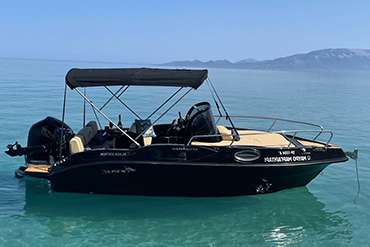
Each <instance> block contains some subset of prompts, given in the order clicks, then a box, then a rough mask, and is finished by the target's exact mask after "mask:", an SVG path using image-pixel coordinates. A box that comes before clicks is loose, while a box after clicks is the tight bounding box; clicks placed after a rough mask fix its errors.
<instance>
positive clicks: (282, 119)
mask: <svg viewBox="0 0 370 247" xmlns="http://www.w3.org/2000/svg"><path fill="white" fill-rule="evenodd" d="M223 117H225V118H226V116H220V115H214V118H218V120H217V121H216V123H218V122H219V121H220V119H221V118H223ZM229 117H230V118H250V119H264V120H273V123H272V124H271V126H270V127H269V128H268V130H267V132H270V131H271V129H272V128H273V127H274V126H275V124H276V123H277V122H278V121H282V122H288V123H296V124H302V125H308V126H312V127H317V128H319V129H320V132H319V133H318V134H317V135H316V136H315V138H314V139H312V140H313V141H315V140H316V139H317V138H318V137H319V136H320V135H321V134H322V131H324V128H323V127H322V126H321V125H318V124H313V123H308V122H302V121H295V120H289V119H284V118H272V117H256V116H229Z"/></svg>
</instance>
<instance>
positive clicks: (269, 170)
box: [50, 148, 347, 197]
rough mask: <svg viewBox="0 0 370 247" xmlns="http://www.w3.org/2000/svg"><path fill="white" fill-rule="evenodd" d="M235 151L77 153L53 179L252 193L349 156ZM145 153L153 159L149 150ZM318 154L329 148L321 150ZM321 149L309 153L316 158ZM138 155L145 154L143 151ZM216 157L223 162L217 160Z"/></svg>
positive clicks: (64, 185)
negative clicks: (281, 158)
mask: <svg viewBox="0 0 370 247" xmlns="http://www.w3.org/2000/svg"><path fill="white" fill-rule="evenodd" d="M157 151H158V152H159V153H160V150H157ZM237 151H240V149H232V148H227V149H226V150H223V151H219V152H214V151H209V152H211V155H208V157H207V155H204V152H208V151H206V150H202V149H200V148H199V149H198V150H197V153H203V157H207V158H206V159H207V160H208V162H207V160H206V161H200V162H199V160H198V161H196V162H195V161H185V160H184V161H180V160H175V159H176V157H172V161H163V160H162V161H153V160H151V161H145V160H141V161H140V160H139V161H138V160H137V154H135V155H132V157H133V158H131V160H129V159H130V157H127V156H126V157H113V155H112V156H110V157H101V155H99V156H100V159H99V158H96V159H93V158H91V157H92V156H93V155H91V153H90V154H89V156H86V157H85V158H87V157H90V159H88V160H87V159H85V158H84V156H83V155H82V156H81V157H78V155H76V157H75V159H71V160H69V161H66V162H65V164H64V166H56V167H54V169H53V170H52V172H51V174H50V175H51V176H50V182H51V187H52V189H53V190H54V191H61V192H79V193H102V194H124V195H148V196H194V197H200V196H205V197H206V196H213V197H214V196H239V195H253V194H261V193H271V192H276V191H280V190H284V189H288V188H294V187H300V186H305V185H307V184H308V183H309V182H310V181H311V180H312V179H314V178H315V177H316V176H317V175H318V174H319V173H320V172H321V171H322V170H323V169H325V167H326V166H328V165H329V164H330V163H334V162H340V161H346V160H347V158H346V157H345V156H342V157H339V156H341V155H340V153H342V151H341V150H340V153H339V154H338V155H334V156H338V157H337V158H334V159H331V160H330V159H324V158H325V157H322V158H323V159H322V160H321V162H320V161H317V160H316V161H315V160H313V161H312V160H311V161H307V162H291V163H289V162H282V163H273V162H272V163H262V162H260V161H263V160H266V159H265V158H266V157H265V156H266V155H271V152H272V150H268V149H266V150H260V151H261V154H262V155H261V157H260V158H259V159H258V160H256V161H254V162H244V163H240V162H236V161H235V159H229V160H228V159H227V157H229V158H230V157H231V155H229V153H231V154H235V152H237ZM94 152H95V151H94ZM101 152H105V151H101ZM162 152H163V150H162ZM172 152H173V149H172ZM185 152H186V151H185ZM164 153H165V152H164ZM144 154H146V156H145V157H147V158H149V159H153V157H150V150H147V151H145V152H144ZM320 155H321V156H323V155H328V153H327V152H321V154H320ZM320 155H319V153H318V154H317V155H315V154H314V153H312V154H311V156H312V157H315V159H317V158H318V157H319V156H320ZM329 155H331V156H333V154H329ZM99 156H97V157H99ZM128 156H130V155H128ZM139 156H141V157H144V156H143V154H139ZM189 156H190V155H187V157H189ZM311 156H310V157H311ZM135 157H136V158H135ZM157 158H158V157H157ZM142 159H143V158H142ZM177 159H179V158H177ZM217 159H218V160H219V162H214V160H217ZM210 160H211V161H210ZM227 161H230V162H227ZM324 161H327V162H324Z"/></svg>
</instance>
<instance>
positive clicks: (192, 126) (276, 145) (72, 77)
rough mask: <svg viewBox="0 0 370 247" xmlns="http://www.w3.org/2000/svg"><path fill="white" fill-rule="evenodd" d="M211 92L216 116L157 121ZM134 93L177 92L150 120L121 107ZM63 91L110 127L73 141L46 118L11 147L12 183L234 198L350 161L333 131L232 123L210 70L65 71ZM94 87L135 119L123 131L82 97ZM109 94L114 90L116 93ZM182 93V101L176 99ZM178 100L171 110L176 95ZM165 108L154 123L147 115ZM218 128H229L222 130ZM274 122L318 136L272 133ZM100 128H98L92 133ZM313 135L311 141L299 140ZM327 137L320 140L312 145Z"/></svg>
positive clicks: (295, 183)
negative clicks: (203, 90)
mask: <svg viewBox="0 0 370 247" xmlns="http://www.w3.org/2000/svg"><path fill="white" fill-rule="evenodd" d="M203 82H206V83H208V86H209V88H210V90H211V92H212V96H213V97H212V98H213V100H214V104H215V106H216V107H217V111H218V113H219V115H217V116H215V115H213V113H212V109H211V105H210V103H208V102H200V103H197V104H195V105H193V106H191V107H190V109H189V111H188V112H187V114H186V115H185V116H184V118H183V117H181V114H180V115H179V118H178V119H177V120H174V121H173V122H172V123H162V124H159V123H158V121H159V120H160V119H161V118H162V117H163V115H165V114H166V113H167V112H168V111H169V110H171V109H172V108H173V107H174V106H175V105H176V104H177V103H178V102H179V101H180V100H181V99H183V97H185V96H186V95H187V94H188V93H189V92H190V91H191V90H193V89H197V88H198V87H199V86H201V85H202V84H203ZM131 86H165V87H177V88H178V90H177V91H176V92H175V93H174V94H173V95H171V96H170V97H169V98H168V99H167V100H166V101H165V102H163V104H161V105H160V106H159V107H158V108H157V109H155V110H154V112H153V113H152V114H151V115H150V116H149V117H147V118H141V117H140V116H139V115H138V114H137V113H135V112H134V111H133V110H132V109H131V108H129V107H128V106H127V105H126V104H125V103H124V102H123V100H122V99H121V98H120V97H121V95H122V93H123V92H125V91H126V90H127V89H128V88H129V87H131ZM67 87H69V88H70V89H71V90H75V91H77V93H79V94H80V95H81V96H82V97H83V98H84V99H85V101H86V102H87V103H89V104H90V105H91V106H92V108H93V110H94V112H95V113H99V114H100V118H102V117H103V118H105V119H106V120H107V121H108V123H109V124H110V127H109V126H105V127H104V126H100V120H99V117H98V115H97V114H95V115H96V121H95V120H93V121H90V122H88V123H87V124H84V127H83V128H82V129H81V130H79V131H78V132H77V133H74V132H73V130H72V129H71V128H70V127H69V126H68V125H67V124H66V123H65V121H64V116H65V105H66V97H64V108H63V115H62V120H58V119H55V118H53V117H46V118H45V119H44V120H41V121H39V122H37V123H35V124H34V125H33V126H32V127H31V128H30V130H29V136H28V143H27V146H26V147H22V146H21V145H20V144H18V143H17V142H16V143H15V144H13V145H8V150H7V151H6V153H7V154H9V155H10V156H22V155H24V156H25V160H26V166H21V167H20V168H19V169H17V170H16V176H19V177H23V176H31V177H37V178H45V179H48V180H50V184H51V188H52V190H54V191H63V192H81V193H105V194H125V195H151V196H238V195H251V194H259V193H270V192H276V191H280V190H283V189H288V188H293V187H299V186H305V185H307V184H308V183H309V182H310V181H311V180H312V179H314V178H315V177H316V176H317V175H318V174H319V173H320V172H321V171H322V170H323V169H324V168H325V167H327V166H328V165H329V164H332V163H337V162H344V161H347V157H346V155H345V154H344V152H343V150H342V149H341V148H340V147H338V146H335V145H333V144H331V143H330V141H331V139H332V136H333V134H332V132H330V131H326V130H324V129H323V128H322V127H321V126H320V125H314V124H309V123H303V122H298V121H291V120H284V119H275V118H257V117H243V116H234V117H233V116H230V115H229V114H228V112H227V110H226V109H225V106H224V104H223V103H222V101H221V99H220V98H219V96H218V94H217V92H216V90H215V88H214V86H213V85H212V83H211V81H210V80H209V79H208V71H207V70H177V69H149V68H137V69H136V68H135V69H71V70H70V71H69V72H68V73H67V75H66V90H65V95H66V93H67ZM88 87H101V88H105V89H107V90H108V91H109V92H110V93H111V97H110V98H109V99H108V101H107V102H106V104H108V103H109V102H110V101H111V100H112V99H116V100H118V101H119V102H121V103H122V105H123V106H125V107H127V108H128V109H129V110H130V111H131V112H133V113H134V115H135V118H136V119H133V121H132V122H133V123H132V125H131V127H130V128H123V127H122V125H121V124H116V123H114V122H113V121H112V120H111V118H110V117H108V116H107V115H106V114H104V113H103V111H102V109H103V108H104V106H105V105H106V104H104V106H103V107H100V108H99V107H97V106H96V105H95V104H94V103H93V102H92V101H91V100H90V99H88V98H87V97H86V94H84V93H83V92H81V91H80V90H79V88H88ZM112 88H118V90H117V91H116V92H114V91H113V89H112ZM180 92H181V93H182V94H179V93H180ZM175 95H176V97H179V98H178V99H177V100H176V101H175V102H174V103H172V102H173V101H174V96H175ZM169 102H171V103H172V104H171V105H170V106H169V107H168V109H167V110H165V111H164V113H163V114H161V115H160V116H159V117H158V118H157V119H156V120H154V121H152V119H151V117H152V116H153V115H154V113H158V111H159V109H161V108H162V107H164V106H165V105H168V104H169ZM236 117H237V118H242V119H245V120H250V119H263V120H269V121H271V125H269V127H268V128H267V129H266V130H257V129H248V128H240V127H236V126H235V125H234V122H233V119H235V118H236ZM220 120H224V121H226V122H227V123H228V126H225V125H221V124H220ZM277 122H287V123H294V124H300V125H302V126H309V127H317V130H316V129H314V130H311V129H310V130H302V129H298V130H297V129H294V130H282V131H275V130H274V131H273V127H274V126H275V125H276V123H277ZM98 125H99V127H98ZM307 133H311V134H312V133H313V134H314V135H313V137H312V138H307V137H302V136H305V134H307ZM324 135H326V136H327V140H326V141H322V140H320V141H319V139H320V138H322V137H323V136H324Z"/></svg>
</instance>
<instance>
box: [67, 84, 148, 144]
mask: <svg viewBox="0 0 370 247" xmlns="http://www.w3.org/2000/svg"><path fill="white" fill-rule="evenodd" d="M75 90H76V91H77V92H78V93H79V94H80V95H81V96H82V98H84V99H85V100H86V102H87V103H89V104H90V105H91V106H92V107H94V108H95V110H97V111H98V112H99V113H100V115H102V116H103V117H104V118H105V119H107V120H108V121H109V122H111V123H112V124H113V125H114V126H115V127H116V128H117V129H118V130H119V131H121V132H122V134H124V135H125V136H127V137H128V138H129V139H130V140H131V141H133V142H134V143H135V144H136V145H137V146H138V147H141V145H140V144H139V143H138V142H137V141H136V140H134V139H133V138H132V137H131V136H129V135H128V134H127V133H126V132H125V131H124V130H123V129H121V128H120V127H118V125H117V124H116V123H114V122H113V121H112V120H110V119H109V118H108V117H107V116H106V115H105V114H104V113H103V112H102V111H101V110H99V108H98V107H96V106H95V105H94V103H93V102H92V101H91V100H89V99H88V98H87V97H86V96H85V95H83V93H81V92H80V90H78V89H77V88H75ZM62 131H63V130H62Z"/></svg>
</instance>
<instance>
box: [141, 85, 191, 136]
mask: <svg viewBox="0 0 370 247" xmlns="http://www.w3.org/2000/svg"><path fill="white" fill-rule="evenodd" d="M191 90H193V88H190V89H189V90H188V91H186V92H185V93H184V95H183V96H181V97H180V98H179V99H178V100H177V101H176V102H175V103H173V104H172V105H171V106H170V108H168V109H167V110H166V111H165V112H164V113H163V114H162V115H160V116H159V117H158V118H157V119H156V120H155V121H154V122H153V123H152V124H151V125H150V126H149V128H150V127H152V126H153V125H154V124H155V123H157V122H158V121H159V119H161V118H162V117H163V116H164V115H166V114H167V112H169V111H170V110H171V109H172V108H173V107H174V106H175V105H177V103H179V102H180V101H181V100H182V99H183V98H184V97H185V96H186V95H188V93H190V91H191ZM149 128H147V129H145V130H144V131H143V132H141V133H140V135H138V136H137V137H136V138H135V140H137V139H138V138H139V137H140V136H142V135H144V133H145V132H146V131H147V130H148V129H149Z"/></svg>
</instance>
